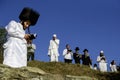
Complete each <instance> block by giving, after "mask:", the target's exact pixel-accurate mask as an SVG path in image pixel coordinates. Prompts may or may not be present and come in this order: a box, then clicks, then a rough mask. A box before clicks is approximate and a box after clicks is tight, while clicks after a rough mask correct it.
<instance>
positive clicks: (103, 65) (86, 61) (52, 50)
mask: <svg viewBox="0 0 120 80" xmlns="http://www.w3.org/2000/svg"><path fill="white" fill-rule="evenodd" d="M59 43H60V40H59V39H58V38H57V35H56V34H54V35H53V38H52V40H50V45H49V49H48V56H49V57H50V62H58V57H59V51H58V48H59ZM79 50H80V49H79V47H76V48H75V51H74V52H73V51H72V50H71V49H70V45H69V44H66V48H65V49H64V50H63V56H64V62H65V63H72V61H73V59H74V61H75V63H76V64H81V61H82V64H83V65H87V66H89V67H90V68H92V69H94V70H98V69H99V70H100V71H101V72H107V61H106V57H105V56H104V52H103V51H100V54H99V56H98V57H97V60H96V61H97V62H98V65H99V67H97V64H94V66H93V67H92V60H91V58H90V56H89V53H88V50H87V49H84V50H83V52H84V53H83V54H80V53H79ZM110 69H111V71H112V72H117V68H116V64H115V61H114V60H113V61H112V62H111V64H110Z"/></svg>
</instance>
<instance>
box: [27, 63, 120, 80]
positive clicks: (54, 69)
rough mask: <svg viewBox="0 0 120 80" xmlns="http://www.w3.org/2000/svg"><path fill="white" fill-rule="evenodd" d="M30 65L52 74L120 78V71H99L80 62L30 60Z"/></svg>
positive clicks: (108, 78)
mask: <svg viewBox="0 0 120 80" xmlns="http://www.w3.org/2000/svg"><path fill="white" fill-rule="evenodd" d="M28 66H30V67H37V68H40V69H42V70H44V71H45V72H47V73H51V74H60V75H63V76H65V75H74V76H89V77H93V78H97V79H99V80H120V73H110V72H105V73H102V72H99V71H95V70H92V69H90V68H89V67H87V66H83V65H79V64H66V63H62V62H40V61H30V62H28Z"/></svg>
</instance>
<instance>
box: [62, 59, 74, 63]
mask: <svg viewBox="0 0 120 80" xmlns="http://www.w3.org/2000/svg"><path fill="white" fill-rule="evenodd" d="M64 62H65V63H72V60H71V59H64Z"/></svg>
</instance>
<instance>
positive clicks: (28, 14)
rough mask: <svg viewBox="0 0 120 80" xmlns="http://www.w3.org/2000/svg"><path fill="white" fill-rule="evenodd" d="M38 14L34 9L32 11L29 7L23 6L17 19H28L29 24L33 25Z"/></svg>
mask: <svg viewBox="0 0 120 80" xmlns="http://www.w3.org/2000/svg"><path fill="white" fill-rule="evenodd" d="M39 16H40V14H39V13H38V12H36V11H34V10H33V9H31V8H28V7H25V8H23V10H22V12H21V13H20V15H19V19H20V20H21V21H22V20H23V21H26V20H30V22H31V25H32V26H33V25H35V24H36V22H37V20H38V18H39Z"/></svg>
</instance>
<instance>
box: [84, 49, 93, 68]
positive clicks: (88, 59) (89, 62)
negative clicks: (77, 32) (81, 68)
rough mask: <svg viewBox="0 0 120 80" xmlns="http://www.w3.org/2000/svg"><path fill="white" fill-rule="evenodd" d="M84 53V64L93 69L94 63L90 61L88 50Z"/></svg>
mask: <svg viewBox="0 0 120 80" xmlns="http://www.w3.org/2000/svg"><path fill="white" fill-rule="evenodd" d="M83 52H84V54H83V55H82V64H83V65H87V66H89V67H91V65H92V61H91V59H90V56H89V53H88V50H87V49H84V50H83Z"/></svg>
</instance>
